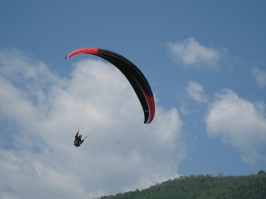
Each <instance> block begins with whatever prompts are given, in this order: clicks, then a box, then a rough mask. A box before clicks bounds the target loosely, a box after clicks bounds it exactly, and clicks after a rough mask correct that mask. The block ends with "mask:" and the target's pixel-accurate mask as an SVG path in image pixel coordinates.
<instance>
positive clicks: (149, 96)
mask: <svg viewBox="0 0 266 199" xmlns="http://www.w3.org/2000/svg"><path fill="white" fill-rule="evenodd" d="M82 53H86V54H91V55H95V56H99V57H101V58H103V59H105V60H106V61H108V62H110V63H112V64H113V65H114V66H116V67H117V68H118V69H119V70H120V71H121V72H122V73H123V74H124V76H125V77H126V78H127V80H128V81H129V83H130V84H131V86H132V87H133V89H134V91H135V93H136V95H137V96H138V99H139V101H140V103H141V106H142V109H143V113H144V123H145V124H149V123H151V122H152V120H153V118H154V116H155V103H154V97H153V93H152V90H151V88H150V85H149V83H148V81H147V79H146V78H145V76H144V75H143V73H142V72H141V71H140V70H139V68H138V67H137V66H136V65H135V64H133V63H132V62H131V61H129V60H128V59H127V58H125V57H123V56H122V55H120V54H117V53H115V52H112V51H109V50H105V49H100V48H81V49H77V50H74V51H72V52H71V53H70V54H68V55H67V56H66V59H68V58H70V57H72V56H74V55H77V54H82Z"/></svg>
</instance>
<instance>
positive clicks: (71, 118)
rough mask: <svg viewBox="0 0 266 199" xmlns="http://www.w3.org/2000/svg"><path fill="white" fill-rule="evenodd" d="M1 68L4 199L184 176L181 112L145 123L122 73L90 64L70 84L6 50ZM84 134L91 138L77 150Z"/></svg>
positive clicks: (88, 192)
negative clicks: (77, 141)
mask: <svg viewBox="0 0 266 199" xmlns="http://www.w3.org/2000/svg"><path fill="white" fill-rule="evenodd" d="M68 61H69V62H71V60H68ZM0 67H1V70H0V90H1V92H0V115H1V117H0V122H1V123H5V125H4V126H3V125H2V127H1V129H0V135H1V142H0V176H1V179H6V180H5V181H3V180H2V181H1V182H0V193H1V194H0V196H1V197H2V198H22V199H23V198H27V199H31V198H39V199H42V198H65V199H67V198H92V197H97V196H101V195H104V194H115V193H117V192H124V191H128V190H135V189H136V188H138V189H141V188H146V187H149V186H150V185H152V184H155V183H158V182H161V181H164V180H168V179H170V178H175V177H178V172H177V169H176V168H177V166H178V164H179V163H180V161H181V160H182V159H183V158H184V157H185V155H186V145H185V144H184V142H182V140H181V138H180V136H181V128H182V121H181V120H180V118H179V115H178V112H177V110H176V109H175V108H173V109H171V110H168V111H166V110H164V109H163V108H162V107H159V106H157V109H156V116H155V119H154V121H153V122H152V124H149V125H145V124H143V123H142V122H143V113H142V109H141V106H140V104H139V102H138V99H137V97H136V95H135V93H134V91H133V89H132V88H131V86H130V85H129V83H128V82H127V81H126V79H125V78H124V76H123V75H121V74H120V72H119V71H118V70H117V69H115V67H113V66H111V65H109V64H106V63H104V62H101V61H93V60H83V61H80V62H78V63H76V64H75V68H74V70H73V72H72V74H71V78H69V79H62V78H60V77H58V76H56V75H54V74H53V73H52V72H51V71H50V70H49V69H48V68H47V66H46V65H45V64H44V63H42V62H33V61H32V60H30V59H29V58H28V56H26V55H25V54H23V53H21V52H19V51H16V50H11V51H0ZM12 127H14V128H12ZM79 128H81V134H83V135H89V136H88V138H87V139H86V140H85V142H84V144H83V145H82V147H80V148H75V147H74V146H73V139H74V134H75V133H76V131H77V130H78V129H79ZM116 141H119V142H120V144H117V143H116ZM14 179H16V180H14Z"/></svg>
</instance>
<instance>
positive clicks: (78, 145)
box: [74, 131, 87, 147]
mask: <svg viewBox="0 0 266 199" xmlns="http://www.w3.org/2000/svg"><path fill="white" fill-rule="evenodd" d="M86 137H87V136H86ZM86 137H85V138H84V139H83V140H82V139H81V138H82V135H79V131H78V132H77V133H76V135H75V140H74V145H75V146H76V147H80V145H81V144H82V143H83V142H84V140H85V139H86Z"/></svg>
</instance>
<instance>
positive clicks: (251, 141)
mask: <svg viewBox="0 0 266 199" xmlns="http://www.w3.org/2000/svg"><path fill="white" fill-rule="evenodd" d="M206 124H207V131H208V134H209V135H213V136H221V137H222V139H223V141H224V142H226V143H229V144H231V145H232V146H234V147H236V148H237V149H238V151H239V153H240V155H241V157H242V160H243V161H244V162H246V163H249V164H255V163H256V161H257V160H259V159H264V160H265V158H266V157H264V156H263V155H262V154H260V150H263V149H265V144H266V118H265V109H264V103H262V102H260V103H252V102H250V101H247V100H244V99H242V98H240V97H238V96H237V95H236V94H235V93H234V92H233V91H231V90H223V91H222V92H220V93H217V94H216V100H215V101H214V103H213V104H212V105H211V107H210V109H209V111H208V114H207V117H206Z"/></svg>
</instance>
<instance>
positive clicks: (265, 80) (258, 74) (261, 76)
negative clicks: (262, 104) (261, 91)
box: [251, 66, 266, 87]
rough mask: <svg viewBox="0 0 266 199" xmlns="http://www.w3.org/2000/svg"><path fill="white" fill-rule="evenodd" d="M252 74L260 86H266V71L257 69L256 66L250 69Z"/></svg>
mask: <svg viewBox="0 0 266 199" xmlns="http://www.w3.org/2000/svg"><path fill="white" fill-rule="evenodd" d="M251 73H252V75H253V76H254V77H255V79H256V81H257V84H258V85H259V86H260V87H264V86H266V72H265V71H263V70H261V69H259V68H258V67H257V66H254V67H252V69H251Z"/></svg>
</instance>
